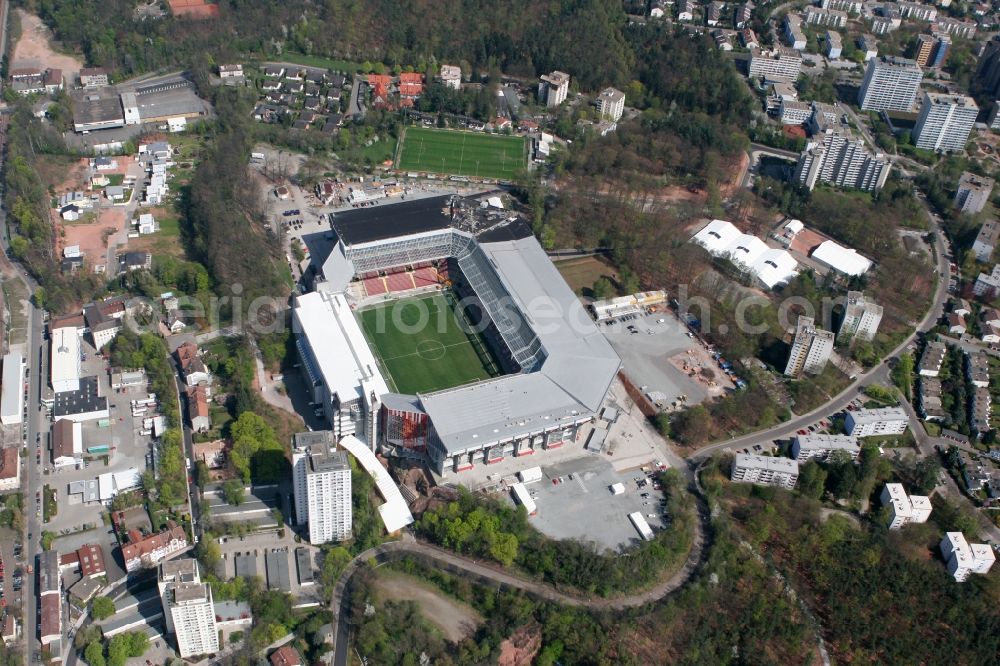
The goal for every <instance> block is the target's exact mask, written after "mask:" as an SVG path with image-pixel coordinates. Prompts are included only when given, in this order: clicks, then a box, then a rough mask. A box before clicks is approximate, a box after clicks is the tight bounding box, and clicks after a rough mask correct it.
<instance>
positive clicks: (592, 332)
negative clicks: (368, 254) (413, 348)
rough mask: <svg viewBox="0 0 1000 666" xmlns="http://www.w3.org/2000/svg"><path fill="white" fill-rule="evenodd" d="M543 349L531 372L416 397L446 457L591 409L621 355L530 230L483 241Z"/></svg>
mask: <svg viewBox="0 0 1000 666" xmlns="http://www.w3.org/2000/svg"><path fill="white" fill-rule="evenodd" d="M481 247H482V249H483V251H484V252H485V253H486V256H487V258H488V259H489V260H490V262H491V264H492V265H493V267H494V268H495V269H496V272H497V275H498V276H499V278H500V281H501V282H502V283H503V285H504V287H505V288H506V289H507V291H508V293H509V294H510V296H511V298H512V299H513V301H514V303H515V304H516V305H517V306H518V308H519V309H520V310H521V312H522V313H523V314H524V316H525V318H526V320H527V322H528V323H529V325H530V326H531V328H532V330H533V331H534V333H535V335H537V336H538V338H539V340H540V341H541V344H542V347H543V348H544V350H545V360H544V361H543V363H542V366H541V368H540V369H539V370H538V371H537V372H530V373H522V374H516V375H506V376H504V377H500V378H497V379H494V380H490V381H485V382H480V383H477V384H470V385H467V386H463V387H459V388H455V389H450V390H445V391H439V392H436V393H430V394H425V395H421V396H420V402H421V404H422V405H423V407H424V409H425V411H426V412H427V414H428V415H429V416H430V418H431V421H432V422H433V423H434V431H435V433H436V434H437V436H438V438H439V439H440V441H441V444H442V445H443V446H444V448H445V451H446V452H447V454H448V455H454V454H458V453H461V452H463V451H465V450H470V449H478V448H481V447H482V446H483V445H484V444H491V443H494V442H501V441H507V440H510V439H513V438H516V437H520V436H524V435H526V434H530V433H532V432H541V431H543V430H548V429H551V428H552V427H553V426H556V425H557V424H558V423H560V422H565V423H566V425H567V426H569V425H571V424H572V423H574V422H575V421H576V420H577V419H579V418H580V417H581V415H584V414H586V413H589V412H593V411H596V410H597V409H598V408H599V407H600V405H601V402H602V401H603V400H604V396H605V395H606V394H607V391H608V388H609V387H610V385H611V382H612V380H613V379H614V377H615V375H616V374H617V372H618V369H619V367H620V365H621V360H620V359H619V358H618V355H617V354H616V353H615V351H614V350H613V349H612V348H611V345H610V344H609V343H608V341H607V340H606V339H605V337H604V336H603V335H602V334H601V332H600V331H598V330H597V327H596V326H595V325H594V322H593V320H591V318H590V316H589V315H587V313H586V311H585V310H584V308H583V305H581V304H580V301H579V300H578V299H577V298H576V296H575V295H574V294H573V292H572V291H570V288H569V287H568V286H567V285H566V282H565V280H563V279H562V277H561V276H560V275H559V272H558V271H557V270H556V267H555V266H553V264H552V262H551V261H550V260H549V258H548V256H546V254H545V251H544V250H543V249H542V247H541V245H539V244H538V241H536V240H535V238H534V237H533V236H530V235H529V236H526V237H523V238H520V239H519V240H510V241H500V242H496V243H481Z"/></svg>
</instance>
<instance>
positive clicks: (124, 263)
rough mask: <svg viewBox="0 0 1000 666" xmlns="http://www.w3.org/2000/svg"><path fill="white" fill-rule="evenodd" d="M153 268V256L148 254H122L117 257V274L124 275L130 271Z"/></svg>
mask: <svg viewBox="0 0 1000 666" xmlns="http://www.w3.org/2000/svg"><path fill="white" fill-rule="evenodd" d="M152 267H153V255H151V254H150V253H149V252H124V253H122V254H119V255H118V274H119V275H124V274H125V273H130V272H132V271H138V270H147V271H148V270H150V269H152Z"/></svg>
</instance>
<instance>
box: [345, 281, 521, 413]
mask: <svg viewBox="0 0 1000 666" xmlns="http://www.w3.org/2000/svg"><path fill="white" fill-rule="evenodd" d="M449 300H450V299H448V298H446V297H445V296H444V295H443V294H434V295H432V296H424V297H421V298H412V299H403V300H399V301H394V302H392V303H387V304H385V305H379V306H376V307H373V308H370V309H366V310H361V311H359V312H358V318H359V320H360V322H361V328H362V330H363V331H364V332H365V336H366V337H367V338H368V342H369V343H370V344H371V346H372V349H373V351H374V352H375V356H376V358H377V359H378V361H379V364H380V365H381V369H382V372H383V374H384V375H385V380H386V383H388V384H389V388H390V389H391V390H394V391H396V392H397V393H404V394H408V395H409V394H414V393H429V392H431V391H439V390H441V389H446V388H452V387H455V386H461V385H463V384H468V383H469V382H473V381H476V380H481V379H489V378H490V377H496V376H497V375H499V374H501V373H500V371H499V369H498V366H497V364H496V361H495V360H494V359H493V357H492V355H491V354H490V352H489V350H488V349H487V347H486V345H485V344H484V342H483V340H482V338H480V337H479V336H478V335H477V334H475V333H472V334H469V335H467V334H466V333H465V331H463V330H462V327H461V326H460V325H459V323H458V321H457V320H456V314H455V309H454V306H453V305H452V303H451V302H449ZM457 316H459V317H464V315H462V314H459V315H457ZM422 321H423V323H421V322H422Z"/></svg>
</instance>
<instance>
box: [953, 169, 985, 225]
mask: <svg viewBox="0 0 1000 666" xmlns="http://www.w3.org/2000/svg"><path fill="white" fill-rule="evenodd" d="M992 193H993V179H992V178H987V177H986V176H977V175H976V174H974V173H969V172H968V171H963V172H962V175H961V177H960V178H959V179H958V190H957V191H956V192H955V206H956V207H957V208H958V209H959V210H961V211H962V212H963V213H968V214H969V215H975V214H976V213H978V212H979V211H981V210H982V209H983V208H985V207H986V204H987V203H989V201H990V195H991V194H992Z"/></svg>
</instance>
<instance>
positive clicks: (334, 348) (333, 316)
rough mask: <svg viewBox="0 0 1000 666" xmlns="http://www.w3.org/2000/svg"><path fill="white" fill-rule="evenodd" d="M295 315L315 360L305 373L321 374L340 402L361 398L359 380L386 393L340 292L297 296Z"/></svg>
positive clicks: (375, 365) (369, 353) (356, 324)
mask: <svg viewBox="0 0 1000 666" xmlns="http://www.w3.org/2000/svg"><path fill="white" fill-rule="evenodd" d="M295 318H296V320H297V321H298V322H299V325H300V326H301V329H302V332H303V333H305V335H306V337H307V338H308V339H309V341H310V344H309V347H310V351H311V356H312V359H313V360H315V362H316V367H315V368H307V372H310V373H312V372H316V373H318V374H319V375H321V376H322V379H323V382H324V383H325V384H326V386H327V387H328V388H329V390H330V393H331V394H334V393H335V394H336V395H337V396H338V397H339V398H340V400H341V402H349V401H351V400H354V399H356V398H364V395H363V391H362V388H361V384H362V381H364V382H369V381H370V382H371V383H372V385H373V386H372V389H373V390H374V391H375V392H376V393H377V394H378V395H382V394H384V393H388V392H389V387H388V386H387V385H386V383H385V379H384V378H383V377H382V373H381V372H379V369H378V366H377V364H376V362H375V356H374V355H373V354H372V351H371V348H370V347H369V346H368V341H367V340H365V336H364V333H362V331H361V327H360V326H359V325H358V322H357V320H356V319H355V318H354V313H353V312H352V311H351V307H350V306H349V305H348V304H347V300H346V299H345V298H344V295H343V294H340V293H336V294H334V293H329V292H319V291H316V292H312V293H309V294H304V295H302V296H299V298H298V303H297V306H296V308H295Z"/></svg>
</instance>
